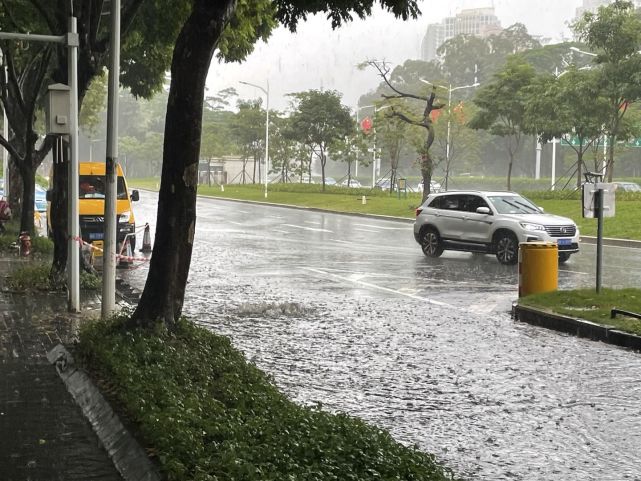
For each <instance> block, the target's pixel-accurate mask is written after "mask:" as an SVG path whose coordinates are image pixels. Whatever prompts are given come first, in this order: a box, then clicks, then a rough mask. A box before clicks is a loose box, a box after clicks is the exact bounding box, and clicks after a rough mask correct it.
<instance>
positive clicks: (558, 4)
mask: <svg viewBox="0 0 641 481" xmlns="http://www.w3.org/2000/svg"><path fill="white" fill-rule="evenodd" d="M419 3H420V8H421V11H422V16H420V17H419V18H418V19H417V20H412V21H408V22H403V21H401V20H396V19H395V18H394V17H393V15H391V14H388V13H386V12H383V11H382V10H381V9H377V10H376V11H375V12H374V13H373V15H372V16H371V17H369V18H367V19H366V20H356V21H354V22H352V23H350V24H347V25H345V26H343V27H342V28H340V29H338V30H336V31H332V29H331V27H330V23H329V21H327V20H326V19H325V18H323V17H321V16H316V17H313V18H310V19H309V20H308V21H307V22H304V23H300V24H299V28H298V32H297V33H295V34H291V33H289V31H287V30H286V29H283V28H279V29H277V30H276V31H275V32H274V34H273V35H272V36H271V37H270V38H269V40H268V41H267V43H264V42H260V43H259V44H257V45H256V49H255V50H254V52H253V53H252V54H251V55H250V56H249V57H248V58H247V60H246V61H245V62H244V63H242V64H219V63H217V62H216V61H215V60H214V61H213V62H212V66H211V68H210V71H209V76H208V79H207V88H208V90H209V93H210V94H213V93H215V92H218V91H220V90H222V89H224V88H227V87H234V88H235V89H236V90H237V91H238V93H239V95H240V97H241V98H245V99H249V98H258V97H263V98H264V94H263V93H262V92H261V91H260V90H259V89H257V88H253V87H248V86H245V85H241V84H240V83H239V81H246V82H251V83H254V84H258V85H261V86H262V87H263V88H266V87H267V82H269V94H270V95H269V104H270V109H278V110H284V109H286V108H287V106H288V104H289V99H288V98H287V97H286V94H288V93H291V92H301V91H305V90H309V89H332V90H338V91H339V92H341V93H342V94H343V103H344V104H346V105H349V106H350V107H354V106H356V103H357V101H358V98H359V96H360V95H362V94H363V93H365V92H367V91H369V90H371V89H373V88H375V87H376V85H378V83H379V81H380V78H379V77H377V75H376V73H375V72H374V71H373V70H372V69H365V70H362V71H359V70H358V69H357V68H356V67H355V65H356V64H357V63H360V62H363V61H365V60H368V59H378V60H386V61H388V62H391V63H392V64H393V65H398V64H400V63H403V62H404V61H405V60H407V59H418V58H420V48H421V41H422V39H423V36H424V35H425V31H426V29H427V25H428V24H430V23H440V22H441V20H442V19H443V18H444V17H447V16H450V15H455V14H456V13H458V12H460V10H461V9H465V8H478V7H489V6H492V4H493V5H494V7H495V11H496V15H497V16H498V18H499V20H500V21H501V25H502V26H503V27H508V26H510V25H512V24H514V23H516V22H521V23H523V24H525V26H526V27H527V29H528V32H529V33H530V34H531V35H542V36H545V37H551V38H554V39H555V40H556V41H561V40H562V38H563V36H565V37H569V35H570V31H569V28H568V26H567V24H568V22H569V21H571V20H572V19H573V17H574V15H575V9H576V7H578V6H579V5H581V3H582V2H581V0H538V1H536V2H534V1H531V0H495V1H494V2H492V1H491V0H485V1H484V0H450V1H447V0H423V1H420V2H419Z"/></svg>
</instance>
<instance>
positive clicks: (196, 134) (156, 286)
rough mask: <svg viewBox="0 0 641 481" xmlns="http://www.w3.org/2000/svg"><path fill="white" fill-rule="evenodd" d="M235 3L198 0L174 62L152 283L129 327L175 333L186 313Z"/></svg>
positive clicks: (150, 280) (180, 40)
mask: <svg viewBox="0 0 641 481" xmlns="http://www.w3.org/2000/svg"><path fill="white" fill-rule="evenodd" d="M235 7H236V2H235V1H234V0H223V1H219V2H211V1H210V0H195V1H194V6H193V9H192V12H191V15H190V16H189V18H188V19H187V21H186V23H185V25H184V26H183V28H182V30H181V32H180V34H179V35H178V39H177V41H176V46H175V48H174V53H173V58H172V63H171V86H170V89H169V99H168V102H167V114H166V123H165V140H164V145H163V167H162V178H161V184H160V192H159V196H158V217H157V219H156V225H157V228H156V238H155V242H154V250H153V256H152V258H151V262H150V266H149V274H148V276H147V282H146V284H145V288H144V290H143V292H142V295H141V298H140V302H139V303H138V307H137V308H136V310H135V312H134V313H133V315H132V317H131V319H130V321H129V326H130V327H132V326H141V327H145V328H153V327H154V326H155V325H156V324H157V323H163V324H164V325H165V326H166V327H167V328H169V329H171V328H173V327H174V326H175V323H176V321H177V320H178V319H179V318H180V316H181V315H182V308H183V302H184V299H185V287H186V284H187V277H188V275H189V266H190V264H191V253H192V248H193V242H194V233H195V230H196V193H197V185H198V157H199V153H200V137H201V129H202V109H203V100H204V92H205V80H206V78H207V73H208V71H209V66H210V64H211V58H212V55H213V53H214V50H215V48H216V45H217V44H218V40H219V39H220V36H221V34H222V32H223V30H224V28H225V26H226V24H227V22H228V20H229V18H230V16H231V14H232V13H233V11H234V9H235Z"/></svg>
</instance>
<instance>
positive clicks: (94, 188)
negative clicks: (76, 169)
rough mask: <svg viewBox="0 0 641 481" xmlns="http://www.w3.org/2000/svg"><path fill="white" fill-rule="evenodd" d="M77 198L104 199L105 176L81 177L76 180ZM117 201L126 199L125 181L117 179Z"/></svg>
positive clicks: (120, 178)
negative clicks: (77, 187)
mask: <svg viewBox="0 0 641 481" xmlns="http://www.w3.org/2000/svg"><path fill="white" fill-rule="evenodd" d="M78 184H79V185H78V186H79V187H80V189H79V190H78V197H79V198H80V199H104V198H105V176H104V175H81V176H80V178H79V180H78ZM116 189H117V192H118V193H117V197H118V199H126V198H127V191H126V190H125V180H124V179H123V178H122V177H118V180H117V182H116Z"/></svg>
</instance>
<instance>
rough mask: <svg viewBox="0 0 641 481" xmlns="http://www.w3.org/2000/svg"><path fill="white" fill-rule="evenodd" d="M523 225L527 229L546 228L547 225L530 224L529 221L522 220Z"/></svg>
mask: <svg viewBox="0 0 641 481" xmlns="http://www.w3.org/2000/svg"><path fill="white" fill-rule="evenodd" d="M521 227H523V228H524V229H525V230H543V231H544V230H545V227H544V226H542V225H541V224H530V223H529V222H521Z"/></svg>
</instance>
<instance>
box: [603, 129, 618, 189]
mask: <svg viewBox="0 0 641 481" xmlns="http://www.w3.org/2000/svg"><path fill="white" fill-rule="evenodd" d="M609 140H610V142H609V143H608V161H607V164H606V171H605V172H606V178H607V182H612V176H613V174H614V143H615V142H616V137H615V136H614V135H611V136H610V138H609ZM606 178H604V179H603V181H604V182H605V181H606Z"/></svg>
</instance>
